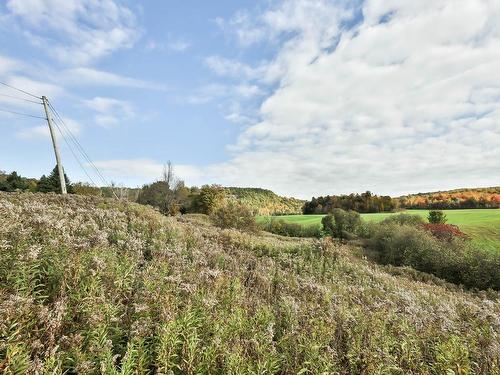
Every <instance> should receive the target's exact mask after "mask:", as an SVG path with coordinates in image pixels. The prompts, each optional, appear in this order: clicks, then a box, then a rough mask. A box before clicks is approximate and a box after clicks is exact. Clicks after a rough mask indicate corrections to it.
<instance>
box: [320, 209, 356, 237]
mask: <svg viewBox="0 0 500 375" xmlns="http://www.w3.org/2000/svg"><path fill="white" fill-rule="evenodd" d="M321 224H322V225H323V230H324V231H325V232H326V233H328V234H330V235H331V236H333V237H338V238H340V239H344V238H352V237H353V235H356V234H357V233H358V232H359V231H360V228H361V217H360V216H359V213H357V212H356V211H344V210H342V209H341V208H334V209H333V213H331V214H328V215H327V216H325V217H324V218H323V219H321Z"/></svg>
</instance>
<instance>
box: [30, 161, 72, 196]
mask: <svg viewBox="0 0 500 375" xmlns="http://www.w3.org/2000/svg"><path fill="white" fill-rule="evenodd" d="M64 180H65V181H66V190H67V191H68V193H69V194H73V186H72V185H71V182H70V181H69V179H68V176H67V175H66V173H64ZM36 191H38V192H40V193H50V192H54V193H61V183H60V182H59V170H58V169H57V165H56V166H55V167H54V169H53V170H52V172H51V173H50V175H49V176H48V177H47V176H45V175H43V176H42V177H40V181H38V185H37V187H36Z"/></svg>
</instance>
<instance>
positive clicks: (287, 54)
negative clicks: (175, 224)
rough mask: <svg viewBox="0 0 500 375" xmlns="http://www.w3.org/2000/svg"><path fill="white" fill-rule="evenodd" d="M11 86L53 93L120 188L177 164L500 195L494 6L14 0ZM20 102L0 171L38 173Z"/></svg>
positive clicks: (337, 188) (475, 0)
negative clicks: (491, 190)
mask: <svg viewBox="0 0 500 375" xmlns="http://www.w3.org/2000/svg"><path fill="white" fill-rule="evenodd" d="M0 81H1V82H4V83H7V84H9V85H12V86H15V87H17V88H21V89H23V90H26V91H28V92H30V93H34V94H35V95H36V96H42V95H44V96H47V97H48V98H49V100H50V102H51V103H52V104H53V106H54V107H55V108H56V110H57V111H58V112H59V113H60V115H61V117H62V119H63V122H64V123H65V125H66V126H67V127H68V128H69V129H70V130H71V132H72V133H73V134H74V136H75V137H76V138H77V139H78V141H79V142H80V144H81V145H82V146H83V148H84V149H85V151H86V153H87V154H88V155H89V156H90V158H91V159H92V160H93V162H94V164H95V165H96V166H97V167H98V168H99V170H100V171H101V172H102V174H103V175H104V176H105V178H106V180H107V181H113V182H115V183H117V184H119V185H120V184H121V185H124V186H130V187H135V186H141V185H142V184H144V183H148V182H152V181H154V180H156V179H158V178H159V177H160V175H161V170H162V168H163V165H164V164H165V163H166V162H167V161H169V160H170V161H172V163H173V164H174V166H175V172H176V174H177V176H178V177H179V178H182V179H184V180H185V181H186V184H188V185H197V186H200V185H202V184H207V183H208V184H211V183H218V184H222V185H225V186H244V187H262V188H268V189H271V190H273V191H275V192H276V193H279V194H281V195H285V196H295V197H299V198H310V197H312V196H318V195H325V194H344V193H351V192H363V191H366V190H370V191H372V192H374V193H377V194H389V195H393V196H397V195H401V194H406V193H415V192H426V191H436V190H446V189H452V188H459V187H478V186H498V185H500V2H499V1H498V0H420V1H413V0H384V1H382V0H366V1H361V0H359V1H334V0H331V1H326V0H288V1H277V0H265V1H235V0H219V1H201V0H198V1H194V0H186V1H182V2H180V1H153V0H148V1H142V2H137V1H125V0H123V1H120V0H6V1H2V2H0ZM12 96H14V98H12ZM22 99H30V100H31V99H33V98H32V97H29V96H26V95H25V94H23V93H20V92H17V91H13V90H12V89H9V88H7V87H5V86H2V87H1V88H0V170H4V171H12V170H16V171H18V172H19V173H21V174H22V175H25V176H30V177H39V176H41V175H42V174H48V173H50V171H51V169H52V168H53V167H54V164H55V159H54V154H53V151H52V145H51V141H50V136H49V132H48V127H47V124H46V122H45V120H44V119H43V116H44V113H43V107H42V106H41V105H40V104H37V103H32V102H30V101H26V100H22ZM34 101H37V100H34ZM4 111H11V112H19V113H24V114H31V115H34V116H38V117H42V118H36V117H26V116H20V115H17V114H12V113H9V112H4ZM58 140H59V143H60V145H61V154H62V159H63V164H64V168H65V170H66V172H67V174H68V176H69V177H70V179H71V180H72V181H86V182H91V181H94V182H98V181H99V179H98V178H97V177H96V175H95V174H93V173H92V169H91V168H89V166H88V165H87V164H86V163H85V161H84V160H80V162H81V164H82V165H83V166H84V167H85V168H86V170H87V173H88V174H89V176H90V178H92V180H91V179H89V177H88V176H87V175H86V174H85V173H84V171H83V170H82V168H81V166H80V165H79V163H78V161H77V160H75V158H74V156H73V154H72V152H71V149H70V148H68V146H67V144H66V143H65V141H64V139H63V138H62V137H61V135H60V134H59V136H58ZM70 144H71V143H70ZM76 154H77V156H78V153H76ZM80 159H81V158H80Z"/></svg>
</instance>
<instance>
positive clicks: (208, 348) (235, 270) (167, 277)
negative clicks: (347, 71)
mask: <svg viewBox="0 0 500 375" xmlns="http://www.w3.org/2000/svg"><path fill="white" fill-rule="evenodd" d="M389 271H390V273H388V272H386V270H385V269H384V268H383V267H380V266H377V265H374V264H372V263H370V262H367V261H365V260H362V259H359V258H357V257H356V256H354V255H353V253H352V252H351V249H349V248H345V247H342V246H340V245H337V244H335V243H331V242H328V241H319V240H310V239H302V240H298V239H291V238H282V237H279V236H273V235H258V234H256V235H252V234H246V233H241V232H238V231H235V230H219V229H216V228H214V227H212V226H209V225H206V224H205V225H203V226H201V225H197V224H196V223H193V222H185V221H179V220H175V219H169V218H165V217H163V216H161V215H160V214H158V213H157V212H155V211H153V210H151V209H149V208H146V207H143V206H138V205H135V204H126V203H119V202H114V201H111V200H104V199H100V198H93V197H75V196H72V197H67V198H64V199H63V198H61V197H59V196H55V195H35V194H0V372H2V371H3V373H7V374H9V373H19V374H23V373H39V374H58V373H63V372H67V373H82V374H96V373H104V374H148V373H151V374H152V373H158V374H181V373H182V374H194V373H212V374H225V373H235V374H236V373H237V374H247V373H255V374H264V373H280V374H292V373H302V374H444V373H450V374H451V373H454V374H468V373H482V374H498V373H499V357H500V345H499V333H500V319H499V316H500V303H499V300H498V294H489V295H487V294H486V293H482V294H472V293H466V292H462V291H460V290H457V288H450V287H447V286H446V285H444V284H443V285H439V283H434V282H432V281H431V282H428V283H427V282H420V281H416V280H417V278H415V277H409V276H408V275H407V274H406V273H405V272H403V271H402V272H397V271H395V270H394V269H393V268H391V269H390V270H389Z"/></svg>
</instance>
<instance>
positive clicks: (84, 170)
mask: <svg viewBox="0 0 500 375" xmlns="http://www.w3.org/2000/svg"><path fill="white" fill-rule="evenodd" d="M54 124H55V125H56V127H57V129H58V130H59V133H60V134H61V136H62V138H63V139H64V143H66V145H67V146H68V148H69V150H70V151H71V153H72V154H73V157H74V158H75V160H76V161H77V163H78V164H79V165H80V168H82V170H83V172H84V173H85V175H86V176H87V177H88V178H89V180H90V181H91V183H92V185H94V186H95V187H98V186H97V184H96V183H95V182H94V180H93V179H92V177H90V175H89V174H88V172H87V170H86V169H85V167H84V166H83V164H82V162H81V161H80V158H79V157H78V156H77V155H76V153H75V151H74V150H73V147H71V144H70V143H69V142H68V140H67V139H66V136H65V135H64V132H63V131H62V129H61V128H60V127H59V125H58V124H57V122H56V121H54Z"/></svg>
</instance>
